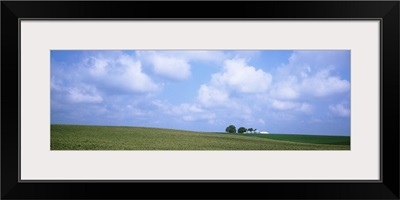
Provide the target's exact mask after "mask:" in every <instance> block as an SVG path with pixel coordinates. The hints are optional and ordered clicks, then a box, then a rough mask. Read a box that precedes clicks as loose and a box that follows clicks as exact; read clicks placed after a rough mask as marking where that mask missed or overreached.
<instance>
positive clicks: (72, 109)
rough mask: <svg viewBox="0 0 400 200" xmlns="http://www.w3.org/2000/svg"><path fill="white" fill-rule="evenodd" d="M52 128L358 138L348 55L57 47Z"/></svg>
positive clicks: (343, 52)
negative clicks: (231, 129) (232, 129)
mask: <svg viewBox="0 0 400 200" xmlns="http://www.w3.org/2000/svg"><path fill="white" fill-rule="evenodd" d="M50 81H51V84H50V85H51V123H52V124H85V125H116V126H145V127H161V128H174V129H184V130H195V131H212V132H223V131H225V128H226V127H227V126H228V125H230V124H233V125H235V126H236V127H237V128H239V127H241V126H244V127H246V128H257V129H258V130H260V131H268V132H270V133H289V134H317V135H350V51H347V50H335V51H326V50H323V51H303V50H301V51H284V50H262V51H186V50H185V51H172V50H165V51H160V50H157V51H149V50H143V51H134V50H132V51H110V50H96V51H94V50H76V51H71V50H52V51H51V80H50Z"/></svg>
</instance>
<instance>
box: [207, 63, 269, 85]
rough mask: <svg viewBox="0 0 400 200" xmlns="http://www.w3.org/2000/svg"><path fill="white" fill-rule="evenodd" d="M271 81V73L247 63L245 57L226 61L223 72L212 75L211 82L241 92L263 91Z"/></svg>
mask: <svg viewBox="0 0 400 200" xmlns="http://www.w3.org/2000/svg"><path fill="white" fill-rule="evenodd" d="M271 81H272V76H271V74H268V73H266V72H264V71H263V70H261V69H256V68H255V67H253V66H249V65H247V64H246V61H245V60H244V59H232V60H226V61H225V62H224V67H223V71H222V72H220V73H217V74H214V75H212V80H211V84H213V85H216V86H223V87H224V86H225V87H228V88H229V89H231V90H234V91H238V92H241V93H262V92H265V91H267V89H268V87H269V86H270V84H271Z"/></svg>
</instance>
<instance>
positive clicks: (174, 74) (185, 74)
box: [151, 56, 191, 80]
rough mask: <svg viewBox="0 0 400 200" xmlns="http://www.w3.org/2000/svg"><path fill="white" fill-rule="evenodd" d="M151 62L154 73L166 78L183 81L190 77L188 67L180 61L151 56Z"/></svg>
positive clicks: (172, 58)
mask: <svg viewBox="0 0 400 200" xmlns="http://www.w3.org/2000/svg"><path fill="white" fill-rule="evenodd" d="M151 62H152V63H153V66H154V72H155V73H156V74H158V75H161V76H164V77H167V78H171V79H176V80H184V79H187V78H189V76H190V75H191V72H190V65H189V64H188V63H187V62H186V61H185V60H182V59H178V58H174V57H165V56H153V58H152V60H151Z"/></svg>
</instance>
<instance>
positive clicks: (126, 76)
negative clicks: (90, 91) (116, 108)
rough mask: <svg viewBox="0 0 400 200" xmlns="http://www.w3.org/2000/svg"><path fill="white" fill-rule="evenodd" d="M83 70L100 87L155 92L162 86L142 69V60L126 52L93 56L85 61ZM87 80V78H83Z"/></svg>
mask: <svg viewBox="0 0 400 200" xmlns="http://www.w3.org/2000/svg"><path fill="white" fill-rule="evenodd" d="M81 70H82V71H86V70H87V71H88V74H89V77H84V78H90V79H92V80H89V81H94V82H96V84H97V85H98V86H99V87H103V88H104V89H116V90H120V91H127V92H155V91H157V90H159V89H160V88H161V86H160V85H157V84H156V83H154V82H153V81H152V80H151V78H150V77H149V76H148V75H146V74H145V73H144V72H143V71H142V66H141V63H140V61H136V60H135V59H134V58H133V57H131V56H129V55H126V54H119V55H118V56H113V57H107V56H92V57H91V58H89V59H87V60H86V61H85V65H84V67H83V68H82V69H81ZM82 81H85V80H82Z"/></svg>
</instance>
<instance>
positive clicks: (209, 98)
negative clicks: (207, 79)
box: [197, 85, 229, 106]
mask: <svg viewBox="0 0 400 200" xmlns="http://www.w3.org/2000/svg"><path fill="white" fill-rule="evenodd" d="M197 99H198V101H199V102H200V103H201V104H203V105H205V106H221V105H223V106H225V105H227V104H228V102H229V93H228V92H227V91H225V90H224V89H221V88H216V87H214V86H208V85H201V86H200V89H199V91H198V96H197Z"/></svg>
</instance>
